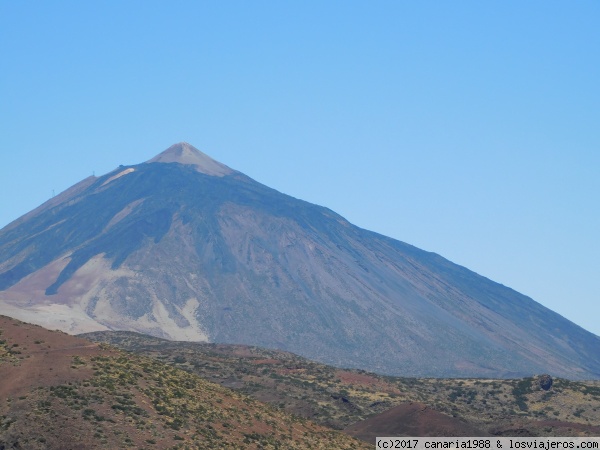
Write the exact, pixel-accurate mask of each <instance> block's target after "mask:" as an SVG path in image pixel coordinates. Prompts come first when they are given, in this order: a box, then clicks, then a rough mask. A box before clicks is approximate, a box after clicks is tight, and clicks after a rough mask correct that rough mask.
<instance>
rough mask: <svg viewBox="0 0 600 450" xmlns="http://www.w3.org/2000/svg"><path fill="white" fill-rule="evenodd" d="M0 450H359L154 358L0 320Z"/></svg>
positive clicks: (319, 428) (320, 429)
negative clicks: (0, 399) (151, 449)
mask: <svg viewBox="0 0 600 450" xmlns="http://www.w3.org/2000/svg"><path fill="white" fill-rule="evenodd" d="M0 335H1V336H0V337H1V340H0V379H1V380H2V384H1V385H0V398H2V402H1V403H0V416H1V418H2V419H1V421H0V448H2V449H25V448H26V449H32V450H34V449H45V450H52V449H57V450H58V449H60V450H75V449H82V450H83V449H114V448H129V447H130V448H139V449H141V448H146V449H150V448H162V449H166V448H169V449H176V448H178V449H182V448H194V449H203V450H205V449H223V448H245V449H267V448H269V449H275V448H286V449H297V450H301V449H323V450H329V449H332V448H336V449H337V448H340V449H348V450H349V449H360V448H370V447H368V446H367V444H363V443H361V442H359V441H356V440H354V439H352V438H350V437H349V436H345V435H343V434H342V433H340V432H336V431H333V430H331V429H328V428H325V427H322V426H319V425H316V424H314V423H312V422H311V421H308V420H305V419H302V418H299V417H294V416H290V415H288V414H285V413H283V412H282V411H279V410H277V409H276V408H273V407H271V406H268V405H265V404H263V403H261V402H258V401H256V400H253V399H252V398H250V397H248V396H245V395H241V394H239V393H236V392H233V391H231V390H229V389H226V388H223V387H221V386H219V385H217V384H214V383H210V382H208V381H205V380H203V379H201V378H200V377H198V376H196V375H192V374H189V373H188V372H186V371H184V370H181V369H178V368H174V367H172V366H169V365H166V364H164V363H161V362H158V361H156V360H153V359H150V358H145V357H142V356H136V355H132V354H128V353H125V352H121V351H119V350H117V349H115V348H111V347H109V346H105V345H98V344H94V343H92V342H90V341H86V340H84V339H80V338H76V337H74V336H69V335H66V334H64V333H61V332H56V331H49V330H46V329H43V328H41V327H39V326H35V325H30V324H26V323H22V322H19V321H16V320H14V319H10V318H8V317H2V316H0Z"/></svg>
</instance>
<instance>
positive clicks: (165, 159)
mask: <svg viewBox="0 0 600 450" xmlns="http://www.w3.org/2000/svg"><path fill="white" fill-rule="evenodd" d="M146 162H148V163H155V162H157V163H178V164H187V165H191V166H195V168H196V170H197V171H198V172H201V173H204V174H206V175H214V176H217V177H222V176H224V175H229V174H230V173H232V172H233V170H232V169H230V168H229V167H227V166H226V165H225V164H221V163H220V162H218V161H215V160H214V159H212V158H211V157H210V156H208V155H206V154H204V153H202V152H201V151H200V150H198V149H197V148H195V147H194V146H192V145H190V144H188V143H187V142H179V143H178V144H174V145H171V146H170V147H169V148H168V149H166V150H165V151H164V152H162V153H159V154H158V155H156V156H155V157H154V158H152V159H150V160H148V161H146Z"/></svg>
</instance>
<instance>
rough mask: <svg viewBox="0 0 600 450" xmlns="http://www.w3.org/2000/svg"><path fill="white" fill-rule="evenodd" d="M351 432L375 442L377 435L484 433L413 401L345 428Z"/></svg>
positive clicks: (364, 439)
mask: <svg viewBox="0 0 600 450" xmlns="http://www.w3.org/2000/svg"><path fill="white" fill-rule="evenodd" d="M344 432H345V433H347V434H349V435H350V436H354V437H356V438H358V439H361V440H363V441H366V442H369V443H372V444H375V438H376V437H377V436H381V437H383V436H484V435H485V434H484V433H483V432H481V431H480V430H478V429H476V428H474V427H473V426H471V425H470V424H467V423H465V422H462V421H460V420H458V419H456V418H454V417H450V416H447V415H446V414H442V413H441V412H438V411H435V410H433V409H431V408H429V407H428V406H427V405H425V404H423V403H417V402H410V403H404V404H402V405H398V406H395V407H394V408H391V409H388V410H387V411H385V412H383V413H381V414H377V415H375V416H373V417H371V418H369V419H366V420H363V421H361V422H357V423H355V424H353V425H350V426H349V427H348V428H346V429H345V430H344Z"/></svg>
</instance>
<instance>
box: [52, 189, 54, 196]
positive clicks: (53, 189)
mask: <svg viewBox="0 0 600 450" xmlns="http://www.w3.org/2000/svg"><path fill="white" fill-rule="evenodd" d="M52 197H54V189H52Z"/></svg>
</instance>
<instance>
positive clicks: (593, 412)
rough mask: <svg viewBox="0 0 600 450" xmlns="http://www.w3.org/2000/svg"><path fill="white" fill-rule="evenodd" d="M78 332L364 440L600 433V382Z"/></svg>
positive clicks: (128, 335)
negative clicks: (394, 369) (438, 372)
mask: <svg viewBox="0 0 600 450" xmlns="http://www.w3.org/2000/svg"><path fill="white" fill-rule="evenodd" d="M83 336H85V338H86V339H90V340H92V341H95V342H105V343H108V344H110V345H114V346H116V347H119V348H121V349H124V350H128V351H131V352H134V353H136V354H140V355H144V356H149V357H151V358H155V359H157V360H159V361H161V362H164V363H167V364H171V365H174V366H176V367H180V368H182V369H184V370H187V371H190V372H191V373H194V374H197V375H199V376H200V377H202V378H204V379H207V380H210V381H212V382H214V383H218V384H221V385H222V386H227V387H229V388H231V389H234V390H237V391H239V392H241V393H243V394H245V395H249V396H251V397H253V398H255V399H257V400H260V401H264V402H267V403H270V404H272V405H275V406H277V407H279V408H281V409H283V410H284V411H286V412H288V413H292V414H294V415H298V416H301V417H305V418H308V419H310V420H312V421H314V422H316V423H318V424H321V425H325V426H327V427H330V428H334V429H337V430H344V432H345V433H348V434H351V435H353V436H356V437H359V438H361V439H363V440H367V441H368V442H371V443H374V442H375V436H377V433H379V436H388V435H389V436H417V435H418V436H450V435H454V436H458V435H462V436H479V435H488V436H491V435H504V436H515V435H520V436H522V435H531V436H572V435H580V436H594V435H597V434H598V432H600V426H599V425H598V424H600V381H585V382H582V381H578V382H576V381H570V380H566V379H563V378H554V379H553V383H552V386H551V388H550V389H549V390H544V389H541V384H540V381H541V380H542V379H543V378H544V377H541V376H540V377H527V378H521V379H505V380H500V379H456V378H450V379H439V378H425V379H423V378H421V379H419V378H402V377H390V376H383V375H378V374H375V373H369V372H365V371H362V370H349V369H339V368H336V367H332V366H327V365H323V364H319V363H316V362H314V361H310V360H307V359H305V358H302V357H300V356H297V355H294V354H291V353H288V352H281V351H278V350H268V349H262V348H259V347H248V346H243V345H230V344H206V343H197V342H173V341H168V340H164V339H159V338H156V337H151V336H145V335H140V334H138V333H132V332H127V331H101V332H94V333H86V334H85V335H83ZM385 429H387V430H388V431H385V432H384V430H385ZM419 430H421V431H419ZM511 430H513V431H514V432H515V433H517V434H510V433H511Z"/></svg>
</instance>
